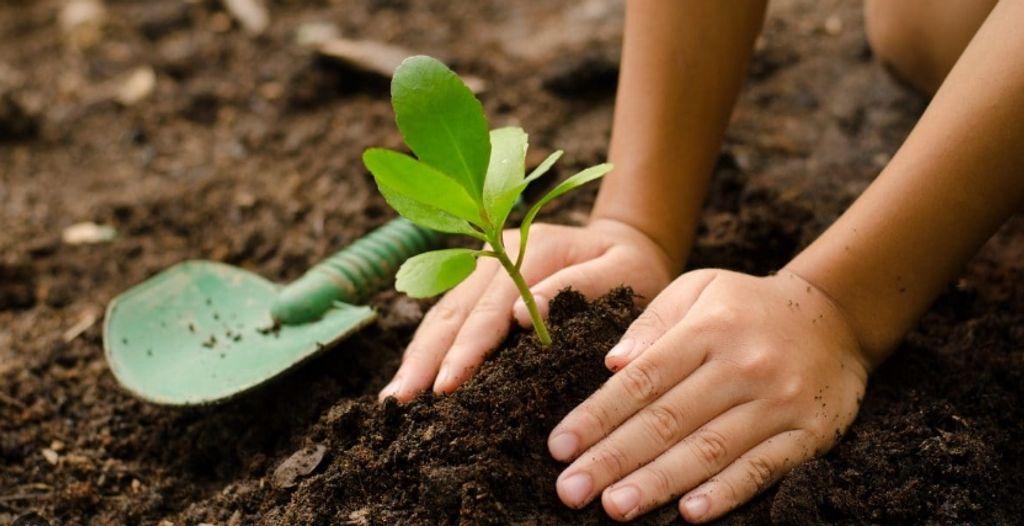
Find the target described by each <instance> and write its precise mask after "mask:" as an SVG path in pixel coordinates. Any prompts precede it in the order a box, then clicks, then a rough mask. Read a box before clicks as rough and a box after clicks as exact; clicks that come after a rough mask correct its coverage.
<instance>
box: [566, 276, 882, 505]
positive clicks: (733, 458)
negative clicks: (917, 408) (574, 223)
mask: <svg viewBox="0 0 1024 526" xmlns="http://www.w3.org/2000/svg"><path fill="white" fill-rule="evenodd" d="M606 364H607V365H608V367H609V368H610V369H612V370H618V373H616V374H615V375H614V376H613V377H612V378H611V379H610V380H609V381H608V382H607V383H606V384H605V385H604V386H602V387H601V389H599V390H598V391H597V392H596V393H594V394H593V395H592V396H591V397H590V398H589V399H587V400H586V401H585V402H583V403H582V404H581V405H580V406H579V407H577V408H576V409H574V410H573V411H572V412H571V413H570V414H569V415H568V416H566V417H565V419H564V420H563V421H562V422H561V423H560V424H559V425H558V426H557V427H556V428H555V429H554V430H553V431H552V432H551V435H550V437H549V439H548V447H549V449H550V450H551V454H552V455H553V456H554V457H555V458H556V459H559V460H563V461H569V460H575V461H574V462H573V463H572V465H571V466H569V467H568V468H567V469H566V470H565V471H564V472H563V473H562V474H561V476H560V477H559V478H558V483H557V490H558V495H559V497H560V498H561V499H562V501H563V502H565V503H566V504H567V505H569V506H571V507H574V508H578V507H581V506H583V505H585V504H587V503H588V502H590V501H591V500H592V499H594V498H596V497H597V496H598V495H600V496H601V502H602V504H603V506H604V509H605V510H606V511H607V513H608V514H609V515H610V516H611V517H613V518H615V519H619V520H628V519H631V518H634V517H636V516H638V515H640V514H642V513H645V512H647V511H649V510H651V509H652V508H654V507H656V506H658V505H660V504H662V503H664V502H666V501H668V500H670V499H674V498H676V497H678V496H679V495H683V497H682V499H681V500H680V501H679V510H680V512H681V513H682V515H683V517H684V518H685V519H686V520H688V521H691V522H704V521H707V520H710V519H713V518H715V517H719V516H721V515H722V514H724V513H726V512H728V511H729V510H731V509H733V508H735V507H736V506H739V505H740V504H742V503H744V502H746V501H747V500H749V499H750V498H751V497H753V496H754V495H756V494H757V493H758V492H759V491H761V490H763V489H764V488H765V487H767V486H769V485H771V484H772V483H773V482H774V481H776V480H777V479H778V478H779V477H780V476H782V475H783V474H784V473H786V472H787V471H789V470H790V469H792V468H793V467H794V466H795V465H797V464H799V463H800V462H802V461H804V460H807V459H809V458H811V457H812V456H815V455H818V454H821V453H823V452H824V451H826V450H828V449H829V448H830V447H831V446H832V444H833V443H834V442H835V441H836V439H837V438H838V437H839V436H840V435H841V434H842V433H843V431H845V429H846V428H847V426H849V425H850V423H851V422H852V421H853V419H854V417H855V415H856V414H857V409H858V407H859V402H860V399H861V396H862V395H863V393H864V388H865V383H866V380H867V370H868V363H867V360H866V359H865V357H864V355H863V353H862V352H861V350H860V346H859V345H858V342H857V338H856V337H855V335H854V333H853V331H852V330H851V329H850V327H849V324H848V323H847V321H846V320H845V319H844V315H843V313H841V312H840V311H839V310H838V309H837V308H836V307H835V305H834V304H833V303H832V302H831V300H829V299H828V298H827V297H826V296H824V295H823V294H822V293H821V292H820V291H819V290H818V289H816V288H815V287H814V286H812V285H810V284H808V283H807V282H806V281H804V280H803V279H801V278H800V277H798V276H796V275H794V274H791V273H784V274H780V275H777V276H772V277H767V278H756V277H752V276H748V275H744V274H737V273H734V272H727V271H722V270H699V271H695V272H690V273H688V274H685V275H683V276H682V277H680V278H678V279H677V280H676V281H675V282H674V283H672V284H671V285H670V286H669V287H668V288H667V289H666V290H665V291H664V292H662V293H661V294H660V295H659V296H658V297H657V298H655V299H654V301H653V302H652V303H651V305H650V306H649V307H648V308H647V310H646V312H645V313H644V314H643V315H641V317H640V318H638V319H637V320H636V322H634V323H633V325H632V326H631V327H630V328H629V330H628V331H627V332H626V334H625V336H624V337H623V339H622V341H621V342H620V343H619V344H618V345H617V346H616V347H614V348H613V349H612V350H611V351H610V352H609V353H608V355H607V357H606Z"/></svg>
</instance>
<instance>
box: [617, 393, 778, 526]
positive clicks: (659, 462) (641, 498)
mask: <svg viewBox="0 0 1024 526" xmlns="http://www.w3.org/2000/svg"><path fill="white" fill-rule="evenodd" d="M774 407H775V406H774V405H773V403H772V402H768V401H763V400H759V401H755V402H749V403H746V404H743V405H740V406H736V407H734V408H732V409H730V410H729V411H727V412H726V413H724V414H722V415H720V416H719V417H717V418H715V419H714V420H712V421H711V422H708V423H707V424H705V425H704V426H702V427H701V428H700V429H698V430H696V431H694V432H693V433H692V434H690V435H688V436H687V437H686V438H684V439H683V440H681V441H680V442H678V443H677V444H675V445H674V446H673V447H672V448H671V449H669V450H668V451H666V452H665V453H664V454H663V455H661V456H659V457H658V458H656V459H654V460H653V461H651V462H650V463H649V464H647V465H645V466H643V467H642V468H640V469H638V470H636V471H634V472H633V473H632V474H630V475H629V476H627V477H626V478H624V479H622V480H621V481H619V482H617V483H616V484H614V485H613V486H611V487H609V488H608V489H607V490H605V491H604V493H603V494H602V496H601V503H602V504H603V505H604V509H605V511H606V512H607V513H608V515H610V516H611V517H612V518H615V519H619V520H630V519H632V518H634V517H637V516H639V515H641V514H643V513H646V512H648V511H650V510H652V509H654V508H656V507H658V506H660V505H662V504H664V503H665V502H668V501H669V500H672V499H673V498H676V497H678V496H679V495H682V494H683V493H685V492H686V491H689V490H691V489H693V488H694V487H696V486H697V485H698V484H700V483H702V482H704V481H705V480H708V479H709V478H711V477H714V476H715V475H716V474H718V473H719V472H720V471H722V470H723V469H726V466H729V465H730V463H731V462H733V461H734V460H735V459H737V458H739V457H740V455H742V454H744V453H745V452H747V451H749V450H750V448H752V447H755V446H757V445H758V444H760V443H761V442H762V441H764V440H765V439H767V438H769V437H771V436H772V435H774V434H776V433H778V432H779V431H780V430H782V429H786V428H785V423H784V422H783V421H782V419H777V420H776V421H774V422H773V421H772V419H771V418H770V416H769V415H770V414H771V411H772V410H773V409H774Z"/></svg>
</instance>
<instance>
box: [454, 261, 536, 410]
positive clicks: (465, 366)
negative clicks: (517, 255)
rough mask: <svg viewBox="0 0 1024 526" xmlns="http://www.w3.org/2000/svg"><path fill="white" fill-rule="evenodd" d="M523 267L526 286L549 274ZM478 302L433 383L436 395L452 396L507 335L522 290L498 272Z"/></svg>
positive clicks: (502, 273)
mask: <svg viewBox="0 0 1024 526" xmlns="http://www.w3.org/2000/svg"><path fill="white" fill-rule="evenodd" d="M534 261H535V263H533V264H530V263H527V264H524V265H523V268H522V270H521V272H522V274H523V279H524V280H526V283H527V285H529V284H531V283H535V282H536V281H537V280H539V279H540V278H542V277H543V275H542V273H543V272H544V271H547V272H550V270H549V269H548V268H547V265H546V264H545V263H543V262H541V263H536V260H534ZM478 295H479V298H480V299H479V300H478V301H477V302H476V305H475V306H474V307H473V310H472V311H471V312H470V313H469V316H468V317H467V318H466V321H465V323H463V324H462V328H460V329H459V333H458V336H456V337H455V341H454V343H452V347H451V349H450V350H449V351H448V354H447V355H445V357H444V361H443V362H442V363H441V370H440V371H439V372H438V374H437V381H435V382H434V391H435V392H438V393H450V392H452V391H454V390H455V389H456V388H457V387H458V386H459V385H461V384H462V382H464V381H466V379H468V378H469V377H470V376H472V374H473V372H474V371H476V369H477V368H478V367H479V366H480V364H481V363H483V361H484V358H486V357H487V354H488V353H490V351H492V350H494V348H495V347H497V346H498V345H499V344H501V342H502V340H504V339H505V336H507V335H508V331H509V325H510V322H511V321H512V302H514V301H515V299H516V298H517V297H519V289H518V288H516V285H515V282H513V281H512V278H510V277H509V276H508V275H506V274H505V273H504V272H501V271H498V272H495V276H494V278H492V279H491V282H490V284H489V285H488V286H487V287H486V289H485V290H483V291H481V292H479V293H478Z"/></svg>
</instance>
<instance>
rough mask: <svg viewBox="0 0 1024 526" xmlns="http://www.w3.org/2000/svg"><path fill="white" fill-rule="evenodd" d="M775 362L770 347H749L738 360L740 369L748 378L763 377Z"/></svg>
mask: <svg viewBox="0 0 1024 526" xmlns="http://www.w3.org/2000/svg"><path fill="white" fill-rule="evenodd" d="M776 363H777V360H776V358H775V353H773V352H771V350H770V349H767V348H760V349H751V350H749V351H748V352H747V353H746V354H745V356H743V358H742V359H741V360H740V361H739V366H740V371H741V372H742V373H743V374H744V375H746V376H747V377H748V378H763V377H765V376H766V375H768V374H769V373H770V372H771V370H772V368H773V367H774V366H775V364H776Z"/></svg>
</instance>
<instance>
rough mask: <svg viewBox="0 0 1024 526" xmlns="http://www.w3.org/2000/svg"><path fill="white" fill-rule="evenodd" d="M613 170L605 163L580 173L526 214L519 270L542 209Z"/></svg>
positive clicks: (558, 187) (521, 227)
mask: <svg viewBox="0 0 1024 526" xmlns="http://www.w3.org/2000/svg"><path fill="white" fill-rule="evenodd" d="M612 168H614V166H612V164H611V163H604V164H599V165H597V166H591V167H590V168H587V169H586V170H583V171H581V172H579V173H578V174H576V175H574V176H572V177H570V178H568V179H566V180H565V181H562V183H561V184H559V185H558V186H556V187H554V188H552V189H551V191H550V192H548V193H547V195H545V196H544V197H541V198H540V201H537V202H536V203H535V204H534V205H533V206H532V207H531V208H530V210H529V211H528V212H526V215H525V216H523V222H522V223H521V224H520V225H519V257H518V258H517V259H516V267H517V268H518V267H519V266H520V265H522V263H523V258H524V257H525V256H526V240H527V238H528V237H529V235H530V225H532V224H533V220H534V219H535V218H536V217H537V214H538V213H540V209H541V208H543V207H544V205H546V204H548V203H550V202H551V201H552V200H553V199H555V198H556V197H559V196H561V195H562V194H564V193H566V192H568V191H569V190H573V189H575V188H578V187H580V186H583V185H585V184H587V183H589V182H590V181H593V180H594V179H598V178H600V177H602V176H604V175H605V174H607V173H608V172H610V171H612Z"/></svg>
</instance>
